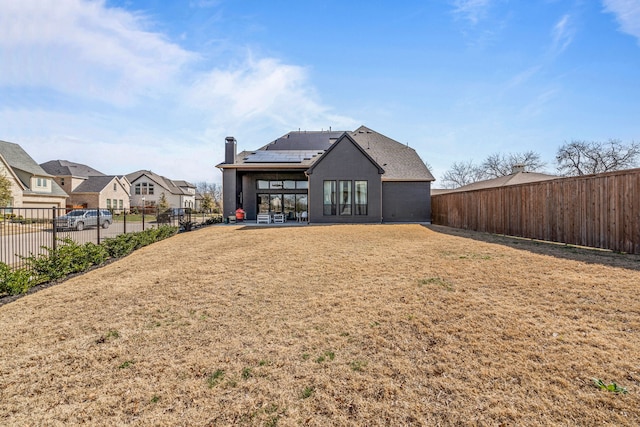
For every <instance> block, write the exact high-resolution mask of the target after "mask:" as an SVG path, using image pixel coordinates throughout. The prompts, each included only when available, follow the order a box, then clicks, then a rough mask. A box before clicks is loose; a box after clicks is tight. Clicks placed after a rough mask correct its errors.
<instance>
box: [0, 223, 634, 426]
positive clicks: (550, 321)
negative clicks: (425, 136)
mask: <svg viewBox="0 0 640 427" xmlns="http://www.w3.org/2000/svg"><path fill="white" fill-rule="evenodd" d="M185 253H187V254H189V256H179V254H185ZM639 261H640V257H637V256H628V255H619V254H611V253H604V252H602V251H588V250H583V249H575V248H572V250H570V251H569V250H567V249H566V248H564V247H562V246H559V245H546V244H541V243H539V242H528V241H526V240H522V239H520V240H514V239H509V238H504V237H499V236H491V235H488V234H481V233H470V232H464V231H459V230H451V229H446V228H442V227H428V228H427V227H422V226H419V225H366V226H365V225H353V226H348V225H335V226H323V227H314V226H307V227H296V228H287V227H271V228H267V227H262V228H250V227H246V228H243V227H241V226H237V227H232V226H225V227H211V228H207V229H202V230H198V231H195V232H192V233H185V234H181V235H178V236H175V237H173V238H171V239H168V240H166V241H162V242H159V243H156V244H154V245H151V246H149V247H146V248H143V249H141V250H139V251H137V252H135V253H133V254H131V255H130V256H128V257H126V258H124V259H122V260H119V261H117V262H114V263H112V264H110V265H107V266H105V267H103V268H100V269H98V270H94V271H91V272H89V273H87V274H85V275H83V276H79V277H75V278H73V279H70V280H68V281H66V282H64V283H61V284H59V285H56V286H53V287H50V288H47V289H45V290H42V291H40V292H38V293H35V294H32V295H27V296H25V297H24V298H21V299H19V300H17V301H15V302H12V303H10V304H7V305H4V306H2V307H0V324H2V328H3V339H2V341H0V425H76V424H82V423H86V424H91V425H128V424H137V425H160V426H162V425H167V426H172V425H271V426H275V425H278V426H297V425H312V426H320V425H343V426H356V425H371V426H375V425H593V424H594V423H601V422H605V423H610V424H612V425H614V424H615V425H640V409H639V408H640V300H639V299H638V297H637V295H638V291H639V289H638V287H639V286H640V281H639V280H638V277H639V276H640V275H639V271H640V262H639ZM134 362H135V363H134ZM594 378H595V379H599V378H602V379H603V381H601V385H598V384H597V383H596V381H594V380H593V379H594ZM604 381H607V382H604ZM612 381H615V383H614V382H612ZM594 384H596V385H597V387H596V386H594ZM602 387H604V388H602ZM601 388H602V390H601ZM605 390H610V391H611V392H606V391H605ZM616 390H617V392H616ZM622 390H625V391H626V392H627V393H626V394H625V393H623V392H622ZM603 420H604V421H603Z"/></svg>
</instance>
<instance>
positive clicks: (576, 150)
mask: <svg viewBox="0 0 640 427" xmlns="http://www.w3.org/2000/svg"><path fill="white" fill-rule="evenodd" d="M639 159H640V144H639V143H637V142H633V141H632V142H631V143H629V144H624V143H623V142H622V141H620V140H619V139H610V140H608V141H607V142H601V141H576V140H573V141H571V142H568V143H565V144H564V145H562V146H561V147H560V148H559V149H558V152H557V154H556V161H557V162H558V171H559V172H560V173H561V174H562V175H566V176H576V175H589V174H594V173H602V172H609V171H616V170H621V169H630V168H633V167H637V166H638V164H639V162H638V160H639Z"/></svg>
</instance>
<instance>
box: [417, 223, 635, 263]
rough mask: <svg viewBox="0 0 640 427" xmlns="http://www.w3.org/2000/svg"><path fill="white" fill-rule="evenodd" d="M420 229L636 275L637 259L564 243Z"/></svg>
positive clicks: (436, 227) (440, 228) (438, 227)
mask: <svg viewBox="0 0 640 427" xmlns="http://www.w3.org/2000/svg"><path fill="white" fill-rule="evenodd" d="M424 227H426V228H428V229H429V230H431V231H433V232H435V233H441V234H447V235H449V236H455V237H462V238H467V239H472V240H477V241H480V242H485V243H495V244H498V245H503V246H508V247H510V248H513V249H520V250H524V251H529V252H533V253H536V254H540V255H550V256H554V257H557V258H563V259H568V260H572V261H579V262H584V263H589V264H600V265H606V266H609V267H619V268H625V269H629V270H635V271H640V255H632V254H622V253H617V252H613V251H610V250H606V249H598V248H588V247H584V246H575V245H568V244H564V243H556V242H547V241H542V240H535V239H529V238H524V237H515V236H505V235H502V234H491V233H485V232H481V231H473V230H464V229H459V228H452V227H445V226H443V225H433V224H430V225H425V226H424Z"/></svg>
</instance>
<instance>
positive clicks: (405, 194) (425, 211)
mask: <svg viewBox="0 0 640 427" xmlns="http://www.w3.org/2000/svg"><path fill="white" fill-rule="evenodd" d="M382 199H383V208H382V217H383V221H384V222H430V221H431V183H430V182H390V181H387V182H383V183H382Z"/></svg>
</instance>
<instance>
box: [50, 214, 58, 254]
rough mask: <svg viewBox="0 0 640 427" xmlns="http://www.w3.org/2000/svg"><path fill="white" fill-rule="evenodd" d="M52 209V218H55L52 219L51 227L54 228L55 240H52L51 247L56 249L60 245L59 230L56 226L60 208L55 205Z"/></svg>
mask: <svg viewBox="0 0 640 427" xmlns="http://www.w3.org/2000/svg"><path fill="white" fill-rule="evenodd" d="M51 209H52V210H53V215H51V216H52V218H53V219H52V220H51V228H52V229H53V233H52V236H53V242H52V245H51V247H52V248H53V250H54V251H55V250H56V248H57V247H58V231H57V228H56V217H57V213H58V210H57V209H58V208H57V207H55V206H53V207H52V208H51Z"/></svg>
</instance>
